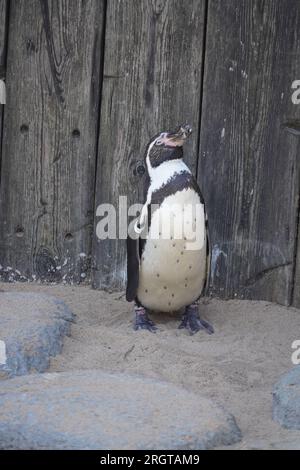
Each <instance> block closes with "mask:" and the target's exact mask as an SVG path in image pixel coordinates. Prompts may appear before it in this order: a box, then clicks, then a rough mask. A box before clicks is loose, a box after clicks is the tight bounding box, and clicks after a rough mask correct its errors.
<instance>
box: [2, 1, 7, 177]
mask: <svg viewBox="0 0 300 470" xmlns="http://www.w3.org/2000/svg"><path fill="white" fill-rule="evenodd" d="M7 12H8V1H7V0H0V80H3V79H5V68H6V37H7V26H8V24H7V22H8V16H7ZM3 107H4V105H3V104H0V175H1V146H2V122H3Z"/></svg>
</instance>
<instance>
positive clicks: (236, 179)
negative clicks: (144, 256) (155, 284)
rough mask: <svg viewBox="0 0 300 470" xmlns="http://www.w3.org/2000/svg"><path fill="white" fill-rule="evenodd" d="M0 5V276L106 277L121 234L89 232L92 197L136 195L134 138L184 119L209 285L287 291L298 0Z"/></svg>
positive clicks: (295, 282)
mask: <svg viewBox="0 0 300 470" xmlns="http://www.w3.org/2000/svg"><path fill="white" fill-rule="evenodd" d="M9 4H10V5H9ZM8 8H9V9H8ZM6 12H8V13H9V14H6ZM0 15H1V16H0V70H2V68H1V67H3V66H4V65H5V63H6V65H7V67H6V83H7V104H6V105H5V109H4V125H3V135H2V137H1V142H2V165H1V168H2V169H1V186H0V265H1V268H0V277H1V278H2V279H4V280H8V281H12V280H24V281H25V280H32V279H41V280H43V281H48V282H49V281H50V282H57V281H63V280H65V281H67V282H76V283H78V282H83V281H84V282H87V281H88V282H91V283H92V285H93V286H94V287H95V288H106V289H122V288H123V287H124V283H125V258H126V253H125V241H124V240H117V241H113V240H104V241H100V240H98V239H97V237H96V235H95V228H96V225H97V223H98V221H99V217H97V215H96V209H97V207H98V205H99V204H101V203H104V202H105V203H113V204H114V205H116V206H117V203H118V201H119V196H120V195H125V196H128V201H129V203H133V202H142V198H143V183H144V178H145V173H144V162H143V157H144V149H145V145H146V144H147V142H148V141H149V139H150V137H151V136H152V135H153V134H155V133H157V132H158V131H160V130H165V129H169V128H172V127H174V126H176V125H177V124H179V123H182V122H189V123H190V124H191V125H192V126H193V128H194V133H193V137H192V138H191V140H190V141H189V143H188V145H187V147H186V153H185V155H186V160H187V162H188V164H189V165H190V167H191V168H192V170H193V171H194V173H195V174H196V175H197V178H198V181H199V183H200V185H201V187H202V190H203V193H204V196H205V199H206V203H207V210H208V215H209V226H210V237H211V242H212V247H213V257H212V275H211V279H210V292H211V293H212V294H213V295H217V296H221V297H225V298H235V297H238V298H254V299H267V300H272V301H276V302H279V303H282V304H287V305H290V304H294V305H296V306H300V291H299V288H300V255H299V253H300V241H298V240H299V237H298V225H299V190H300V188H299V164H298V160H299V158H297V157H298V147H299V135H300V105H295V104H293V103H292V101H291V95H292V91H293V90H292V89H291V85H292V82H293V81H294V80H296V79H300V58H299V57H300V3H299V1H298V0H272V1H268V0H189V1H182V0H140V1H136V0H107V1H105V0H102V1H99V0H85V1H79V0H49V1H48V0H40V1H39V0H26V2H25V1H22V0H13V1H10V2H9V1H8V0H7V1H4V0H0ZM7 30H8V34H7V33H6V32H5V31H7ZM6 37H8V41H7V44H6V43H5V41H4V38H6ZM6 57H7V60H6ZM0 119H1V118H0ZM1 127H2V126H1ZM1 127H0V129H1ZM117 208H118V207H117ZM297 245H299V246H297Z"/></svg>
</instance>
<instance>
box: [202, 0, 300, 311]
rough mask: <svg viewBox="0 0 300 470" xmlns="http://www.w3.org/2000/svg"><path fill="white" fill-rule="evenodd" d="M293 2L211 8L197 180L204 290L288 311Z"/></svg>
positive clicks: (298, 11)
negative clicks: (203, 215) (202, 209)
mask: <svg viewBox="0 0 300 470" xmlns="http://www.w3.org/2000/svg"><path fill="white" fill-rule="evenodd" d="M299 31H300V4H299V2H298V1H297V0H272V1H267V0H266V1H262V0H226V1H222V0H210V1H209V8H208V23H207V40H206V57H205V77H204V94H203V108H202V121H201V136H200V158H199V171H198V179H199V181H200V183H201V186H202V188H203V193H204V197H205V199H206V202H207V210H208V217H209V225H210V236H211V241H212V245H213V247H214V250H213V256H212V260H213V264H212V275H211V280H210V284H211V290H212V292H213V293H214V294H217V295H221V296H223V297H241V298H243V297H246V298H250V299H251V298H254V299H267V300H271V301H276V302H279V303H281V304H290V303H291V296H292V288H293V271H294V258H295V239H296V232H297V211H298V195H299V165H298V164H297V154H298V155H299V136H297V135H294V134H293V133H291V132H289V131H288V129H287V127H288V126H286V123H287V121H289V120H297V119H298V120H299V118H300V106H295V105H294V104H293V103H292V101H291V95H292V91H293V90H292V89H291V84H292V82H293V81H294V80H295V79H297V78H298V79H299V74H300V35H299Z"/></svg>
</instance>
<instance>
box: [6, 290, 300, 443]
mask: <svg viewBox="0 0 300 470" xmlns="http://www.w3.org/2000/svg"><path fill="white" fill-rule="evenodd" d="M0 289H2V290H5V291H13V290H15V291H34V292H45V293H49V294H52V295H54V296H56V297H58V298H60V299H62V300H64V301H65V302H66V303H67V304H68V305H69V306H70V308H71V309H72V310H73V312H74V313H75V314H76V316H77V319H76V323H75V324H74V325H73V327H72V335H71V337H70V338H67V339H66V340H65V345H64V349H63V353H62V354H61V355H60V356H57V357H56V358H54V359H53V360H52V363H51V371H52V372H57V371H66V370H73V369H91V368H100V369H105V370H108V371H121V372H129V373H137V374H139V375H144V376H147V377H154V378H158V379H163V380H168V381H170V382H173V383H175V384H180V385H182V386H184V387H186V388H187V389H190V390H192V391H194V392H196V393H199V394H202V395H205V396H207V397H210V398H211V399H214V400H216V401H217V402H218V403H219V404H221V405H223V406H224V407H225V408H226V409H227V410H228V411H230V412H231V413H233V415H234V416H235V418H236V421H237V423H238V425H239V426H240V428H241V430H242V433H243V436H244V439H243V441H242V442H241V443H239V444H237V445H235V446H232V447H231V448H236V449H239V448H242V449H244V448H246V449H257V448H259V449H261V448H268V449H273V448H286V449H287V448H295V447H298V448H299V449H300V431H291V430H286V429H283V428H281V427H280V426H279V425H278V424H277V423H275V422H274V421H272V416H271V407H272V387H273V384H274V383H275V382H276V381H277V379H278V377H279V376H280V375H281V374H282V373H284V372H286V371H288V370H289V369H290V368H291V367H293V364H292V362H291V355H292V352H293V350H292V348H291V344H292V342H293V341H294V340H296V339H300V310H297V309H294V308H285V307H281V306H278V305H275V304H270V303H267V302H256V301H255V302H253V301H252V302H250V301H238V300H234V301H220V300H209V299H203V300H202V304H201V312H202V316H203V317H204V318H206V319H207V320H209V321H210V322H211V323H212V324H213V325H214V328H215V334H214V335H212V336H209V335H207V334H206V333H205V332H199V333H197V334H196V335H194V336H190V335H189V334H188V333H187V332H186V331H183V330H178V329H177V326H178V324H179V320H180V318H179V317H178V316H175V315H166V314H161V315H152V319H153V320H154V321H155V322H156V324H157V326H158V327H159V330H158V332H157V333H156V334H151V333H149V332H141V331H139V332H134V331H133V329H132V318H133V315H132V305H131V304H128V303H127V302H126V301H125V300H124V296H123V295H122V293H120V294H116V293H113V294H108V293H104V292H99V291H94V290H92V289H90V288H89V287H79V286H76V287H74V286H45V285H38V284H3V283H0Z"/></svg>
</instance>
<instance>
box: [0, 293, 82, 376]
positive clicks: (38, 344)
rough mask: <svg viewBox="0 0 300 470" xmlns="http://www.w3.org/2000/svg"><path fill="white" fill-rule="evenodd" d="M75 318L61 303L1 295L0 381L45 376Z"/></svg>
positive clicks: (46, 298) (45, 297)
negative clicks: (34, 374)
mask: <svg viewBox="0 0 300 470" xmlns="http://www.w3.org/2000/svg"><path fill="white" fill-rule="evenodd" d="M73 319H74V316H73V314H72V312H71V311H70V310H69V308H68V307H67V306H66V305H65V304H64V303H63V302H62V301H60V300H58V299H56V298H54V297H51V296H48V295H41V294H36V293H31V292H30V293H21V292H1V293H0V378H11V377H14V376H16V375H23V374H27V373H28V372H29V371H30V370H36V371H38V372H44V371H45V370H47V368H48V367H49V361H50V357H51V356H55V355H56V354H59V353H60V352H61V350H62V346H63V337H64V336H65V335H68V334H69V333H70V322H72V321H73Z"/></svg>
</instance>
